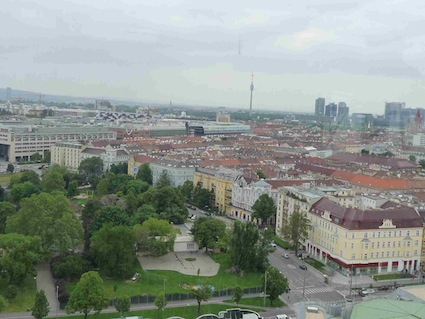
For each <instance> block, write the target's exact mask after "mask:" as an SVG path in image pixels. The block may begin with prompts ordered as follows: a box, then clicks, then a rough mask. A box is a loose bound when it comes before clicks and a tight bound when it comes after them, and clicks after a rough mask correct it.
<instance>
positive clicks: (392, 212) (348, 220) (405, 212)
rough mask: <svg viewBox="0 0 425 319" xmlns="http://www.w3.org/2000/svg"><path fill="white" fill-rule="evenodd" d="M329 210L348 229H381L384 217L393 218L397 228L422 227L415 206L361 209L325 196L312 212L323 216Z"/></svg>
mask: <svg viewBox="0 0 425 319" xmlns="http://www.w3.org/2000/svg"><path fill="white" fill-rule="evenodd" d="M325 211H326V212H329V213H330V215H331V219H332V222H333V223H335V224H338V225H340V226H342V227H344V228H347V229H379V226H381V225H382V222H383V220H384V219H391V220H392V223H393V225H395V226H396V227H397V228H410V227H422V219H421V217H420V216H419V214H418V212H417V211H416V210H415V209H414V208H413V207H407V206H401V205H400V206H397V207H391V208H388V209H370V210H361V209H355V208H348V207H344V206H341V205H339V204H337V203H335V202H333V201H331V200H330V199H328V198H326V197H324V198H322V199H320V200H319V201H317V202H316V203H314V204H313V205H312V207H311V209H310V213H311V214H314V215H318V216H321V214H322V212H325Z"/></svg>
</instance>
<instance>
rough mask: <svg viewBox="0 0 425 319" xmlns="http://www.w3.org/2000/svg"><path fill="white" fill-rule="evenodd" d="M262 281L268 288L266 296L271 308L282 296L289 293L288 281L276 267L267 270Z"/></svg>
mask: <svg viewBox="0 0 425 319" xmlns="http://www.w3.org/2000/svg"><path fill="white" fill-rule="evenodd" d="M262 281H263V283H265V286H266V287H265V289H266V295H267V296H268V298H269V300H270V306H272V305H273V301H274V300H276V299H277V298H278V297H279V296H280V295H281V294H283V293H284V292H288V291H289V284H288V279H287V278H286V277H285V276H284V275H283V274H282V273H281V272H280V271H279V270H278V269H276V268H274V267H271V266H270V267H268V268H267V271H266V272H265V274H264V275H263V280H262ZM263 290H264V289H263Z"/></svg>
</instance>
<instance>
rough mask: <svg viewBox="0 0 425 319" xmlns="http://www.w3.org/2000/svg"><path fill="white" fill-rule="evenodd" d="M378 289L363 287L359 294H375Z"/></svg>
mask: <svg viewBox="0 0 425 319" xmlns="http://www.w3.org/2000/svg"><path fill="white" fill-rule="evenodd" d="M375 292H376V291H375V289H372V288H363V289H362V290H360V292H359V295H360V296H362V297H364V296H367V295H370V294H374V293H375Z"/></svg>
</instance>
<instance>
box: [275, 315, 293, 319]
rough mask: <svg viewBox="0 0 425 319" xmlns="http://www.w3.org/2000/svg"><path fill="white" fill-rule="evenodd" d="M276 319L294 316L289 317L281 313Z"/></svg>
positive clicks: (288, 318)
mask: <svg viewBox="0 0 425 319" xmlns="http://www.w3.org/2000/svg"><path fill="white" fill-rule="evenodd" d="M276 319H292V318H291V317H289V316H288V315H285V314H281V315H276Z"/></svg>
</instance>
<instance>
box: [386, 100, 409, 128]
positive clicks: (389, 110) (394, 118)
mask: <svg viewBox="0 0 425 319" xmlns="http://www.w3.org/2000/svg"><path fill="white" fill-rule="evenodd" d="M405 107H406V103H405V102H385V120H386V122H387V123H388V125H389V126H399V127H401V126H404V125H405V123H403V122H404V120H403V117H402V111H403V110H404V108H405Z"/></svg>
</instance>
